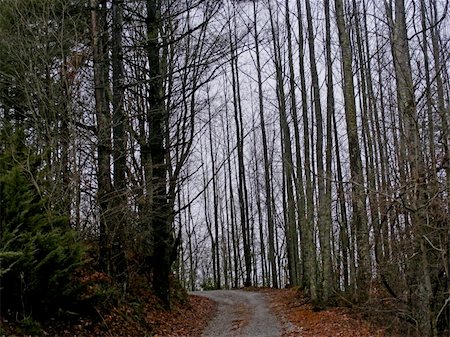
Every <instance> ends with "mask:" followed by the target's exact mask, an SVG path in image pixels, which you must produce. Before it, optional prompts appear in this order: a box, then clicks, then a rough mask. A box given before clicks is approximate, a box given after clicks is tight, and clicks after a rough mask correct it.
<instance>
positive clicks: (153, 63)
mask: <svg viewBox="0 0 450 337" xmlns="http://www.w3.org/2000/svg"><path fill="white" fill-rule="evenodd" d="M146 5H147V6H146V7H147V18H146V19H147V20H146V24H147V45H146V52H147V58H148V67H149V78H150V79H149V83H148V100H147V104H148V116H147V123H148V133H149V136H148V140H147V145H148V149H149V153H150V157H151V173H152V174H151V177H149V178H150V179H151V184H149V185H150V186H148V187H149V188H151V190H149V191H148V192H151V199H152V200H151V202H152V207H151V209H152V210H153V211H152V213H151V215H150V217H149V218H148V219H147V221H148V223H149V227H150V229H151V231H152V244H153V288H154V291H155V294H156V295H157V296H158V297H159V298H160V299H161V300H162V301H163V303H164V305H165V306H166V307H170V292H169V274H170V271H171V264H172V262H173V261H171V259H170V256H171V251H170V249H171V243H172V237H171V235H172V233H171V223H170V219H171V218H172V217H171V215H172V210H170V207H169V202H168V195H167V185H168V181H167V163H166V158H167V147H166V145H167V144H165V139H166V132H167V125H166V122H167V111H166V107H165V103H164V85H163V76H164V74H163V73H162V64H161V59H160V44H159V36H160V28H161V24H162V22H161V1H160V0H147V2H146Z"/></svg>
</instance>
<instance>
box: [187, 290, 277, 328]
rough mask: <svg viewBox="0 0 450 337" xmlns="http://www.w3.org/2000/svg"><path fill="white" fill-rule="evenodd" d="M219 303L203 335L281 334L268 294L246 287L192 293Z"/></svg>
mask: <svg viewBox="0 0 450 337" xmlns="http://www.w3.org/2000/svg"><path fill="white" fill-rule="evenodd" d="M192 294H193V295H198V296H204V297H207V298H209V299H211V300H213V301H215V302H216V303H217V314H216V317H215V318H213V320H212V321H211V322H210V323H209V324H208V326H207V327H206V329H205V331H204V332H203V335H202V336H204V337H230V336H233V337H238V336H241V337H280V336H282V333H283V332H282V327H281V324H280V322H279V321H278V319H277V318H276V317H275V316H274V315H273V314H272V313H271V312H270V309H269V305H268V303H267V299H266V296H265V295H264V294H262V293H258V292H252V291H243V290H209V291H197V292H193V293H192Z"/></svg>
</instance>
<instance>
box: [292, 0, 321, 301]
mask: <svg viewBox="0 0 450 337" xmlns="http://www.w3.org/2000/svg"><path fill="white" fill-rule="evenodd" d="M297 18H298V34H299V54H300V57H299V60H300V64H299V70H300V90H301V99H302V119H303V146H304V156H303V157H304V160H305V165H304V169H305V194H306V212H305V213H304V214H305V217H304V219H303V221H302V231H301V232H302V237H304V240H303V241H304V245H305V247H304V248H303V253H304V256H303V261H304V273H303V275H304V277H303V283H304V285H305V286H306V287H307V289H308V291H309V294H310V296H311V299H312V301H313V302H314V303H315V302H317V300H318V289H317V264H316V247H315V243H314V189H313V181H312V174H311V172H312V165H311V145H310V133H309V125H310V124H309V118H308V97H307V89H306V76H305V66H304V62H303V59H304V55H305V52H304V47H303V41H304V38H303V22H302V11H301V5H300V0H297Z"/></svg>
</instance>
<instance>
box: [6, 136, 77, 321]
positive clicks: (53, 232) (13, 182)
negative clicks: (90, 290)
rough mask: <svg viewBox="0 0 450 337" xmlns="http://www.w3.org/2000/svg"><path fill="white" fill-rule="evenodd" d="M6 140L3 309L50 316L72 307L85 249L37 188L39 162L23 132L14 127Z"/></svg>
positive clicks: (22, 313)
mask: <svg viewBox="0 0 450 337" xmlns="http://www.w3.org/2000/svg"><path fill="white" fill-rule="evenodd" d="M3 131H4V130H3ZM2 138H5V137H2ZM5 143H6V146H5V148H4V149H2V153H0V209H1V220H0V221H1V222H0V276H1V278H2V282H1V289H0V291H1V294H0V295H1V298H2V307H1V309H2V310H12V311H15V312H18V313H20V314H21V315H22V316H23V317H26V316H28V315H30V314H33V315H39V314H46V313H48V312H50V311H54V310H57V309H59V308H64V307H67V304H68V303H70V301H71V300H72V299H73V298H74V296H75V295H76V290H77V289H76V287H75V285H74V284H73V282H72V274H73V272H74V271H75V270H76V268H77V267H79V266H80V265H81V263H82V256H83V249H82V245H81V244H80V243H79V242H78V241H77V239H76V236H75V233H74V232H73V231H72V230H71V229H70V228H67V220H66V218H65V217H63V216H60V215H58V214H56V213H55V211H52V210H51V209H50V206H49V205H48V203H47V201H46V198H45V196H43V195H40V193H39V192H38V191H39V184H38V183H37V182H36V180H35V179H34V178H33V177H35V176H37V175H38V172H36V171H37V170H38V167H39V165H37V163H36V160H35V158H34V156H33V155H32V154H31V149H28V148H27V147H26V146H25V135H24V132H23V131H20V130H19V131H15V132H14V133H13V134H12V137H11V138H9V139H8V140H7V141H6V142H5Z"/></svg>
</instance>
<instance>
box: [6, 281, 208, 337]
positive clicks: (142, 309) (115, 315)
mask: <svg viewBox="0 0 450 337" xmlns="http://www.w3.org/2000/svg"><path fill="white" fill-rule="evenodd" d="M174 302H175V303H174V304H173V306H172V308H171V310H170V311H168V310H165V309H164V308H163V306H162V304H161V302H160V301H159V300H158V299H157V298H156V296H154V295H153V294H152V293H151V292H150V291H148V290H147V289H145V288H140V289H135V290H134V291H133V294H132V295H130V296H128V297H127V298H126V299H125V300H124V301H122V304H121V305H114V306H110V307H108V309H95V310H96V313H95V314H91V315H89V316H86V317H80V316H78V315H77V316H76V317H75V316H74V317H73V318H71V319H69V318H67V317H66V318H65V319H62V318H55V319H50V320H47V321H45V322H36V321H33V324H36V325H37V328H36V329H35V330H34V331H38V332H36V333H33V332H31V331H27V332H26V333H25V331H24V330H23V329H22V327H21V323H19V322H16V321H15V320H13V319H11V318H8V319H7V318H5V317H0V331H1V332H2V333H6V335H8V336H11V337H13V336H14V337H19V336H53V337H74V336H76V337H91V336H96V337H103V336H105V337H136V336H140V337H156V336H158V337H163V336H164V337H181V336H189V337H190V336H192V337H196V336H200V335H201V333H202V331H203V330H204V328H205V327H206V325H207V324H208V322H209V321H210V320H211V318H212V317H213V316H214V314H215V311H216V307H215V304H214V302H212V301H211V300H209V299H207V298H204V297H199V296H188V297H185V298H184V300H176V301H174ZM0 335H1V333H0Z"/></svg>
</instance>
